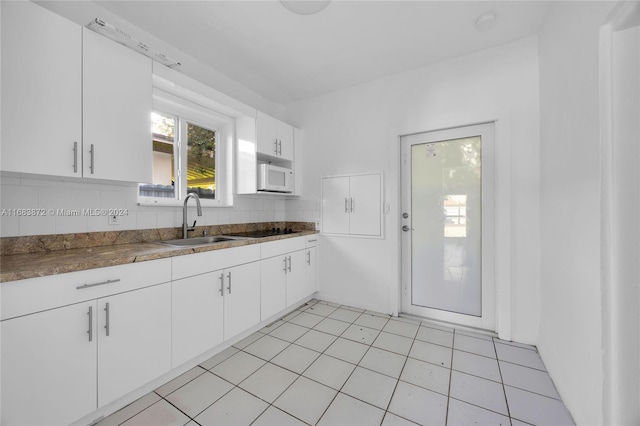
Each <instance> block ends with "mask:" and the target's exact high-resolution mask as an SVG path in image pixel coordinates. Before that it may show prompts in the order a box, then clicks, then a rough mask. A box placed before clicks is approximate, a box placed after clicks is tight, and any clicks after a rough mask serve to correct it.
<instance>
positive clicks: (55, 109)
mask: <svg viewBox="0 0 640 426" xmlns="http://www.w3.org/2000/svg"><path fill="white" fill-rule="evenodd" d="M1 28H2V49H1V50H2V95H1V97H2V108H1V110H2V129H1V133H2V136H1V140H2V160H1V161H2V163H1V168H2V170H6V171H13V172H24V173H39V174H47V175H55V176H82V163H81V161H82V159H81V158H80V156H81V155H82V153H81V143H82V139H81V138H82V28H81V27H80V26H79V25H76V24H75V23H73V22H71V21H68V20H66V19H64V18H62V17H61V16H59V15H56V14H55V13H52V12H50V11H48V10H46V9H44V8H43V7H41V6H38V5H36V4H34V3H32V2H2V25H1ZM74 144H76V145H77V155H78V157H77V163H76V165H77V167H76V169H75V171H74Z"/></svg>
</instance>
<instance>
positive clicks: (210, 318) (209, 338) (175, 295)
mask: <svg viewBox="0 0 640 426" xmlns="http://www.w3.org/2000/svg"><path fill="white" fill-rule="evenodd" d="M223 276H224V274H223V271H217V272H210V273H208V274H202V275H196V276H194V277H189V278H184V279H181V280H176V281H173V282H172V283H171V302H172V306H171V308H172V319H171V325H172V327H171V336H172V338H171V347H172V350H171V353H172V357H171V360H172V365H173V367H177V366H178V365H181V364H183V363H185V362H187V361H189V360H190V359H193V358H194V357H196V356H198V355H200V354H202V353H204V352H206V351H208V350H209V349H211V348H213V347H214V346H216V345H218V344H220V343H222V339H223V326H222V321H223V309H224V305H223V296H222V289H223V281H222V278H223Z"/></svg>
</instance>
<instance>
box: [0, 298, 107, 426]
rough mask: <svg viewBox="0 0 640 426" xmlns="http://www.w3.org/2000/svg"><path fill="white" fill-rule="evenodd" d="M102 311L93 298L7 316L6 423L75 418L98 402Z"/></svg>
mask: <svg viewBox="0 0 640 426" xmlns="http://www.w3.org/2000/svg"><path fill="white" fill-rule="evenodd" d="M96 311H97V303H96V301H90V302H82V303H77V304H74V305H70V306H65V307H62V308H57V309H51V310H48V311H44V312H40V313H37V314H32V315H25V316H22V317H18V318H13V319H11V320H7V321H3V322H2V421H1V423H2V424H3V425H18V424H24V425H45V424H60V425H61V424H69V423H71V422H73V421H74V420H76V419H78V418H80V417H82V416H84V415H87V414H89V413H91V412H92V411H94V410H95V409H96V408H97V407H96V396H97V395H96V392H97V380H98V376H97V364H96V359H97V347H98V346H97V342H98V339H97V321H96V320H95V317H96ZM89 330H91V340H90V335H89V333H88V331H89Z"/></svg>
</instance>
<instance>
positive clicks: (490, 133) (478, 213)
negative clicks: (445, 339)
mask: <svg viewBox="0 0 640 426" xmlns="http://www.w3.org/2000/svg"><path fill="white" fill-rule="evenodd" d="M493 149H494V124H493V123H488V124H481V125H474V126H466V127H459V128H455V129H447V130H439V131H433V132H426V133H420V134H415V135H409V136H403V137H402V138H401V151H402V152H401V171H402V212H401V214H402V218H401V226H402V231H403V232H402V312H404V313H407V314H412V315H418V316H421V317H425V318H429V319H433V320H437V321H446V322H450V323H454V324H459V325H464V326H470V327H477V328H481V329H485V330H491V331H494V330H495V313H494V311H495V290H494V282H493V273H494V269H493V268H494V267H493V265H494V256H493V253H494V248H493V241H494V239H493V235H494V224H493V216H494V195H493V188H494V161H493V158H494V153H493Z"/></svg>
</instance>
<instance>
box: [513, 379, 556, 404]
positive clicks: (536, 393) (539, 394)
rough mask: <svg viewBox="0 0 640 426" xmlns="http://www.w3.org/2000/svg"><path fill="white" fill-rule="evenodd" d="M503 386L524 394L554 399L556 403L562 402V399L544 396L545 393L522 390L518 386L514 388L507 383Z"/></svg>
mask: <svg viewBox="0 0 640 426" xmlns="http://www.w3.org/2000/svg"><path fill="white" fill-rule="evenodd" d="M503 384H504V386H505V387H510V388H513V389H518V390H521V391H523V392H528V393H532V394H534V395H538V396H543V397H545V398H549V399H553V400H554V401H560V402H562V399H558V398H554V397H552V396H549V395H545V394H543V393H539V392H534V391H532V390H529V389H524V388H520V387H518V386H513V385H510V384H507V383H503Z"/></svg>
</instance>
